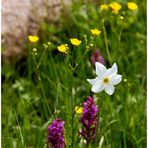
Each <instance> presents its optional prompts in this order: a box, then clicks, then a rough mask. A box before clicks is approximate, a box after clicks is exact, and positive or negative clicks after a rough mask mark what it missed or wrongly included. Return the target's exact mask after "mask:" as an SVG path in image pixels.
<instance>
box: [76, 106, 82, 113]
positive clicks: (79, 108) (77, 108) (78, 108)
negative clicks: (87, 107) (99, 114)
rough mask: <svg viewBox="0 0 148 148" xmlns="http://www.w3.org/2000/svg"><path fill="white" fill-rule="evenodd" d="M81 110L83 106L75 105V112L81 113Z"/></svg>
mask: <svg viewBox="0 0 148 148" xmlns="http://www.w3.org/2000/svg"><path fill="white" fill-rule="evenodd" d="M82 111H83V108H82V107H79V106H75V112H76V113H77V114H81V113H82Z"/></svg>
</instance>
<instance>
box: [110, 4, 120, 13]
mask: <svg viewBox="0 0 148 148" xmlns="http://www.w3.org/2000/svg"><path fill="white" fill-rule="evenodd" d="M109 6H110V7H111V9H112V13H114V14H118V12H119V10H120V9H121V5H120V4H118V3H111V4H109Z"/></svg>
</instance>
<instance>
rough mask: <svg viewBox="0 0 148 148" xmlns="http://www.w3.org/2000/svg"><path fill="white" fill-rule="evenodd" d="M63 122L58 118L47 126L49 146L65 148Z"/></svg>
mask: <svg viewBox="0 0 148 148" xmlns="http://www.w3.org/2000/svg"><path fill="white" fill-rule="evenodd" d="M64 124H65V122H64V121H62V120H61V119H60V118H59V119H56V120H54V121H53V122H52V123H51V124H50V125H49V126H48V142H49V143H50V146H51V148H65V139H64Z"/></svg>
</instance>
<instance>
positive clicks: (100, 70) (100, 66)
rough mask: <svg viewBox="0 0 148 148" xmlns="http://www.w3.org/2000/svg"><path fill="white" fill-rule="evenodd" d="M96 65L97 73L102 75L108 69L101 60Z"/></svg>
mask: <svg viewBox="0 0 148 148" xmlns="http://www.w3.org/2000/svg"><path fill="white" fill-rule="evenodd" d="M95 65H96V75H97V76H99V77H102V76H103V74H104V73H105V71H106V67H105V66H104V65H103V64H101V63H99V62H96V63H95Z"/></svg>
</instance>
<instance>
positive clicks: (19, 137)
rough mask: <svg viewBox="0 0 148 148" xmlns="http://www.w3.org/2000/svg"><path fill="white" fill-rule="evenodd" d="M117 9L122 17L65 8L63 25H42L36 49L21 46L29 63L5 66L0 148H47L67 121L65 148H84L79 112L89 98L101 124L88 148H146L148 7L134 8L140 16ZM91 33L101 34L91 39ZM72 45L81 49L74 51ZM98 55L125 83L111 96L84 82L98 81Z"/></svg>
mask: <svg viewBox="0 0 148 148" xmlns="http://www.w3.org/2000/svg"><path fill="white" fill-rule="evenodd" d="M105 2H106V4H109V3H110V2H111V1H105ZM119 2H120V4H121V5H122V8H121V10H120V11H119V12H118V14H113V13H112V12H111V10H108V11H102V12H101V11H100V9H99V7H98V6H97V7H96V5H94V4H93V3H92V2H87V3H86V2H83V1H81V2H73V4H72V5H71V6H69V7H66V6H65V7H64V8H65V9H64V11H63V13H62V14H61V16H60V18H59V20H58V21H56V22H44V23H43V24H42V25H41V29H40V32H39V42H37V43H30V42H29V41H27V43H24V44H26V51H27V53H28V56H27V57H26V58H25V60H24V59H23V60H22V61H19V62H16V61H15V60H14V61H13V62H11V63H4V64H3V65H2V76H3V78H4V80H3V79H2V147H4V148H7V147H8V148H33V147H35V148H42V147H47V141H48V138H47V137H48V132H47V127H48V126H49V124H50V123H51V121H53V120H54V119H56V118H61V119H62V120H64V121H65V139H66V145H67V147H68V148H69V147H70V148H78V147H79V148H83V147H86V145H85V142H84V140H82V138H79V136H78V131H79V130H80V128H81V125H80V123H79V120H80V116H81V114H76V113H75V112H74V107H75V106H82V103H83V102H84V101H86V97H87V96H90V95H91V96H93V97H94V99H95V102H96V104H97V105H98V107H99V117H100V121H99V132H98V134H97V138H96V140H95V141H94V142H93V143H91V145H90V146H89V147H90V148H96V147H99V148H101V147H102V148H145V147H146V1H138V0H137V1H134V2H136V3H137V5H138V10H137V11H131V10H129V9H128V8H127V5H126V3H127V1H119ZM101 4H104V1H99V4H98V5H101ZM92 28H97V29H99V30H101V31H102V32H101V34H100V35H98V36H96V37H94V36H93V35H92V34H91V32H90V29H92ZM73 37H76V38H78V39H80V40H81V41H82V43H81V44H80V45H79V46H73V45H72V44H71V43H70V38H73ZM48 42H51V44H48ZM43 44H44V45H43ZM60 44H68V46H69V51H68V54H63V53H61V52H59V51H58V50H57V46H59V45H60ZM90 44H93V47H90V46H89V45H90ZM33 48H36V49H37V51H36V52H37V55H36V54H35V53H33V51H32V49H33ZM96 48H98V49H100V52H101V54H102V56H103V57H104V59H105V62H106V63H105V66H106V67H107V68H109V67H110V66H111V65H112V64H113V63H116V64H117V65H118V70H119V73H120V74H122V76H123V78H122V82H121V83H120V84H119V85H117V86H116V88H115V92H114V94H113V95H112V96H109V95H108V94H106V93H105V92H104V91H103V92H101V93H98V94H95V93H93V92H91V86H90V84H89V83H88V82H87V81H86V79H88V78H95V73H94V71H95V66H94V65H93V64H92V63H91V61H90V57H91V55H92V53H93V52H94V50H95V49H96ZM101 141H102V144H101Z"/></svg>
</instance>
